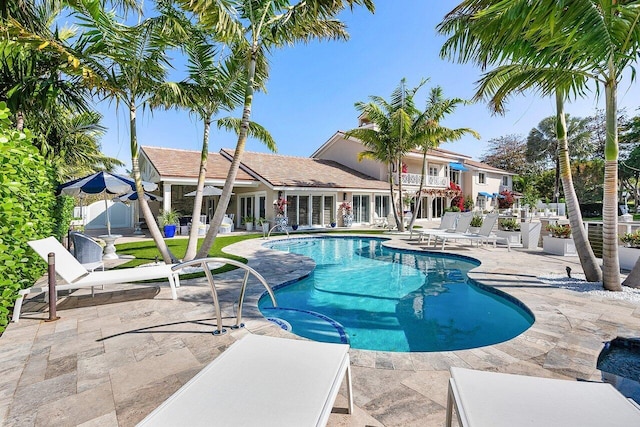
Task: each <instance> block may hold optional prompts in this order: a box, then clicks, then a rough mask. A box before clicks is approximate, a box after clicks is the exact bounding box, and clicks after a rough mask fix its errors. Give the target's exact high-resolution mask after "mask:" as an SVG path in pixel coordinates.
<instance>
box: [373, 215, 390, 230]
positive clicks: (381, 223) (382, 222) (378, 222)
mask: <svg viewBox="0 0 640 427" xmlns="http://www.w3.org/2000/svg"><path fill="white" fill-rule="evenodd" d="M373 226H374V227H386V226H387V218H380V217H379V216H378V214H377V213H375V212H374V213H373Z"/></svg>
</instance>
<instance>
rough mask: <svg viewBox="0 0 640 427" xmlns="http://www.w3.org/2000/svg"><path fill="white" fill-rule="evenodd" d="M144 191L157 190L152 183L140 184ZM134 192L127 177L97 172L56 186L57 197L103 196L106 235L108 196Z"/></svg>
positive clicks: (109, 222)
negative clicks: (65, 195)
mask: <svg viewBox="0 0 640 427" xmlns="http://www.w3.org/2000/svg"><path fill="white" fill-rule="evenodd" d="M142 187H143V188H144V189H145V191H153V190H155V189H156V188H158V185H157V184H154V183H153V182H145V181H143V182H142ZM130 191H133V192H135V191H136V184H135V181H134V180H133V179H131V178H129V177H126V176H122V175H116V174H112V173H109V172H98V173H94V174H91V175H88V176H85V177H84V178H78V179H74V180H73V181H69V182H65V183H64V184H60V185H59V186H58V190H57V192H56V194H57V195H60V194H67V195H69V196H80V195H83V194H84V195H86V194H104V205H105V214H106V218H107V234H108V235H111V221H110V220H109V206H108V204H107V199H108V195H110V194H111V195H118V194H124V193H128V192H130Z"/></svg>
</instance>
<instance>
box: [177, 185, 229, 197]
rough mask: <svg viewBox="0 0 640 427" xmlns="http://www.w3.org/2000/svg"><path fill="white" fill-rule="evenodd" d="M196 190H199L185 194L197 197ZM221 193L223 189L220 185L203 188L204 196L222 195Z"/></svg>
mask: <svg viewBox="0 0 640 427" xmlns="http://www.w3.org/2000/svg"><path fill="white" fill-rule="evenodd" d="M196 191H197V190H194V191H192V192H190V193H187V194H185V196H188V197H195V195H196ZM221 194H222V190H221V189H219V188H218V187H214V186H213V185H207V186H206V187H204V189H203V190H202V195H203V196H220V195H221Z"/></svg>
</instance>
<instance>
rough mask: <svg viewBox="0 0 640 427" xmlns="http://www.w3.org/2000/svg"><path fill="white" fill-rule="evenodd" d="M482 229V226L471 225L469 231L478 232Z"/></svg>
mask: <svg viewBox="0 0 640 427" xmlns="http://www.w3.org/2000/svg"><path fill="white" fill-rule="evenodd" d="M479 231H480V227H469V233H476V234H477V233H478V232H479Z"/></svg>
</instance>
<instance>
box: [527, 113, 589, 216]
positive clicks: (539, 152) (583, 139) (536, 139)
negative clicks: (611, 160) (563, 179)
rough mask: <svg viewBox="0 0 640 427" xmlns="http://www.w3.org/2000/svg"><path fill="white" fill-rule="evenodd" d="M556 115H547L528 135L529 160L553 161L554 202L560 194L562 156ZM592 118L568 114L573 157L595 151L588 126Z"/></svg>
mask: <svg viewBox="0 0 640 427" xmlns="http://www.w3.org/2000/svg"><path fill="white" fill-rule="evenodd" d="M556 120H557V118H556V117H555V116H551V117H547V118H545V119H543V120H542V121H540V123H538V126H537V127H536V128H533V129H531V131H530V132H529V136H528V137H527V160H529V161H531V162H540V161H542V162H545V163H546V164H549V163H552V164H553V165H554V168H555V171H556V179H555V183H554V192H553V194H554V202H555V203H558V197H559V196H560V158H559V157H558V138H557V136H556ZM589 122H590V118H584V119H580V118H577V117H569V115H567V135H568V140H567V143H568V147H569V153H570V157H571V158H574V159H575V158H578V159H584V158H585V157H587V155H588V154H589V153H590V152H592V151H593V146H592V144H591V132H590V131H589V129H588V128H587V126H588V124H589Z"/></svg>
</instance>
